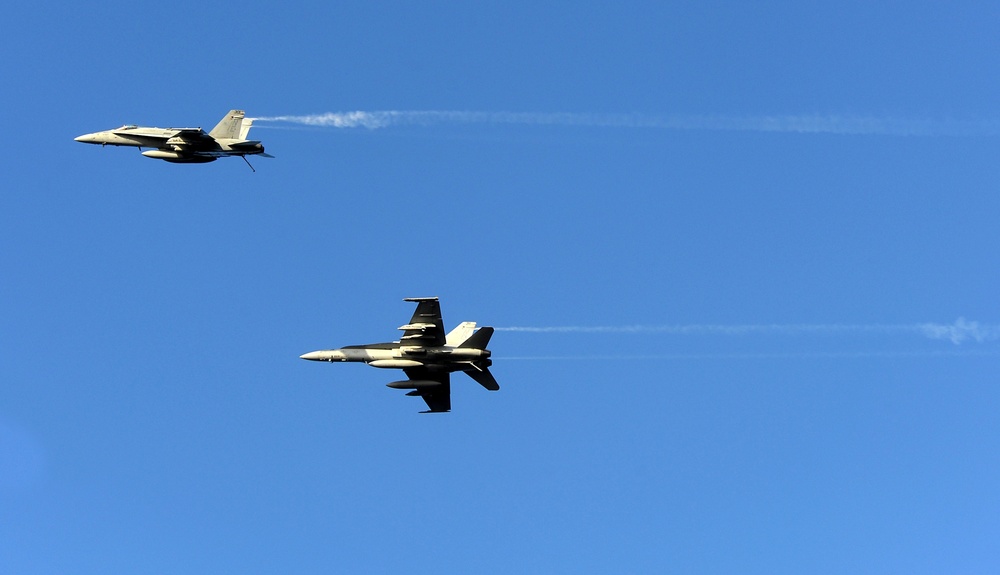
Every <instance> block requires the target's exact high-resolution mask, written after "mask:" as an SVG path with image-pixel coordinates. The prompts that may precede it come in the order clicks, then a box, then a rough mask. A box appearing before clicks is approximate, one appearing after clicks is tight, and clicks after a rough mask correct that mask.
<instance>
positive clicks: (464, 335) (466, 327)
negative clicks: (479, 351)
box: [444, 321, 476, 347]
mask: <svg viewBox="0 0 1000 575" xmlns="http://www.w3.org/2000/svg"><path fill="white" fill-rule="evenodd" d="M475 332H476V322H474V321H463V322H462V323H460V324H458V326H457V327H456V328H455V329H453V330H451V331H450V332H448V335H446V336H444V340H445V341H444V344H445V345H447V346H451V347H458V346H459V344H461V343H462V342H464V341H465V340H467V339H469V338H470V337H472V334H473V333H475Z"/></svg>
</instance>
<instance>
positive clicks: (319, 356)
mask: <svg viewBox="0 0 1000 575" xmlns="http://www.w3.org/2000/svg"><path fill="white" fill-rule="evenodd" d="M326 356H327V354H326V352H323V351H310V352H309V353H303V354H302V355H300V356H299V359H308V360H310V361H323V360H324V359H326Z"/></svg>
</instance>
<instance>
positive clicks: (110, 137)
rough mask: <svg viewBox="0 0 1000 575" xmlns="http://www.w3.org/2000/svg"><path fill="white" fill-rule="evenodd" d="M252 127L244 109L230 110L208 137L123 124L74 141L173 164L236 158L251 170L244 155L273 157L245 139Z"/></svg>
mask: <svg viewBox="0 0 1000 575" xmlns="http://www.w3.org/2000/svg"><path fill="white" fill-rule="evenodd" d="M252 125H253V118H247V117H246V114H245V113H244V112H243V110H230V111H229V113H228V114H226V117H224V118H222V121H220V122H219V124H218V125H217V126H215V127H214V128H212V131H211V132H209V133H207V134H206V133H205V132H204V130H202V129H201V128H147V127H145V126H136V125H133V124H126V125H124V126H122V127H121V128H115V129H114V130H105V131H103V132H94V133H93V134H84V135H82V136H78V137H76V138H74V140H76V141H77V142H83V143H85V144H100V145H102V146H109V145H110V146H134V147H137V148H139V150H140V151H141V150H142V148H150V149H149V150H146V151H144V152H142V155H143V156H146V157H147V158H154V159H157V160H165V161H167V162H172V163H175V164H204V163H206V162H214V161H215V160H217V159H219V158H224V157H227V156H239V157H241V158H243V160H244V161H246V163H247V165H248V166H250V169H251V170H253V166H252V165H250V161H249V160H247V156H249V155H254V154H260V155H262V156H264V157H265V158H273V157H274V156H272V155H270V154H265V153H264V146H262V145H261V143H260V142H258V141H256V140H247V139H246V137H247V134H248V133H249V132H250V127H251V126H252ZM254 171H256V170H254Z"/></svg>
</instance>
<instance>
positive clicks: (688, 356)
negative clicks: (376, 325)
mask: <svg viewBox="0 0 1000 575" xmlns="http://www.w3.org/2000/svg"><path fill="white" fill-rule="evenodd" d="M995 356H1000V350H997V349H993V350H963V351H959V350H951V351H940V350H937V351H932V350H927V351H805V352H787V353H781V352H778V353H666V354H655V355H535V356H531V355H526V356H509V357H508V356H495V357H494V358H493V359H494V360H496V361H657V360H699V359H710V360H715V359H825V358H829V359H861V358H868V357H870V358H880V357H885V358H893V357H900V358H901V357H995Z"/></svg>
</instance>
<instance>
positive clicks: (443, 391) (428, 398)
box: [403, 367, 451, 413]
mask: <svg viewBox="0 0 1000 575" xmlns="http://www.w3.org/2000/svg"><path fill="white" fill-rule="evenodd" d="M403 372H404V373H406V377H408V378H410V379H411V380H421V381H427V380H430V381H438V382H440V383H441V385H434V386H430V387H419V388H417V389H414V390H413V391H411V392H409V393H407V394H406V395H415V396H418V397H421V398H423V400H424V403H426V404H427V408H428V410H427V411H425V412H423V413H440V412H445V411H451V377H450V376H449V374H448V372H444V373H431V372H429V371H427V370H426V369H422V368H419V367H418V368H409V369H404V370H403Z"/></svg>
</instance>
